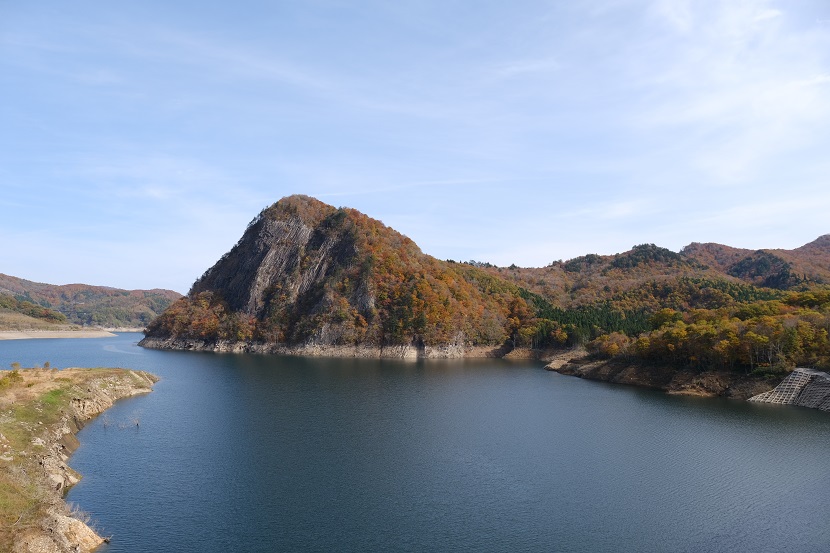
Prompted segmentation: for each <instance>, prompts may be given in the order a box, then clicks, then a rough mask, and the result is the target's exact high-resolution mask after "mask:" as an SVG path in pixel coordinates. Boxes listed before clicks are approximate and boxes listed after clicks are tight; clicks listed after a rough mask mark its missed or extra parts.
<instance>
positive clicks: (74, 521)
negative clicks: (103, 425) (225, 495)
mask: <svg viewBox="0 0 830 553" xmlns="http://www.w3.org/2000/svg"><path fill="white" fill-rule="evenodd" d="M157 380H158V378H157V377H155V376H153V375H151V374H149V373H145V372H143V371H131V370H126V369H65V370H60V371H59V370H56V369H39V368H38V369H20V370H16V371H0V550H2V551H11V552H13V553H65V552H66V553H68V552H72V553H74V552H89V551H93V550H94V549H95V548H97V547H98V546H99V545H101V543H103V542H104V539H103V538H102V537H101V536H99V535H98V534H96V533H95V531H93V530H92V529H91V528H90V527H89V526H88V525H87V524H86V522H85V521H84V520H82V519H83V516H78V513H73V512H72V511H71V510H70V509H69V507H68V506H67V505H66V503H65V502H64V500H63V497H64V495H65V493H66V491H67V490H68V489H69V488H70V487H71V486H73V485H74V484H76V483H77V482H78V481H79V480H80V478H81V476H80V475H79V474H78V473H77V472H75V471H74V470H72V468H70V467H69V466H68V465H67V464H66V463H67V460H68V459H69V455H71V453H72V452H73V451H74V450H75V449H76V448H77V447H78V445H79V444H78V440H77V438H76V437H75V434H76V433H77V432H78V430H80V428H81V427H83V425H84V424H85V422H86V421H88V420H89V419H91V418H93V417H95V416H96V415H98V414H100V413H101V412H103V411H105V410H106V409H108V408H109V407H111V406H112V405H113V403H114V402H115V401H117V400H118V399H121V398H124V397H129V396H134V395H137V394H143V393H147V392H150V391H151V390H152V385H153V383H154V382H156V381H157Z"/></svg>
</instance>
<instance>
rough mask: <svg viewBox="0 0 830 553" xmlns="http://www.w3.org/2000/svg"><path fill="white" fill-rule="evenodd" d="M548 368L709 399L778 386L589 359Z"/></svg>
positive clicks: (756, 380) (751, 393) (744, 396)
mask: <svg viewBox="0 0 830 553" xmlns="http://www.w3.org/2000/svg"><path fill="white" fill-rule="evenodd" d="M545 368H546V369H548V370H551V371H555V372H558V373H560V374H564V375H569V376H577V377H579V378H585V379H588V380H600V381H603V382H612V383H614V384H629V385H632V386H640V387H644V388H652V389H656V390H662V391H664V392H667V393H670V394H683V395H694V396H705V397H715V396H717V397H729V398H734V399H748V398H750V397H752V396H754V395H757V394H759V393H762V392H765V391H768V390H769V389H770V388H772V387H773V386H774V385H775V381H770V380H767V379H759V378H755V377H749V376H745V375H740V374H734V373H723V372H713V371H706V372H696V371H684V370H673V369H672V370H666V367H664V366H657V365H646V364H643V363H625V362H620V361H614V360H610V361H605V360H603V361H594V360H589V359H587V358H579V359H573V360H571V361H569V362H567V363H564V364H563V363H551V364H549V365H548V366H547V367H545Z"/></svg>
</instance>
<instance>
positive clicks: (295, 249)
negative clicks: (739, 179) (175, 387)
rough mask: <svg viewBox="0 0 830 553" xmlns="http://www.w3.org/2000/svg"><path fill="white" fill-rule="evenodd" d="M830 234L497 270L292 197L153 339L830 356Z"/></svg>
mask: <svg viewBox="0 0 830 553" xmlns="http://www.w3.org/2000/svg"><path fill="white" fill-rule="evenodd" d="M828 245H830V236H823V237H820V238H819V239H818V240H816V241H814V242H812V243H810V244H807V245H805V246H802V247H801V248H797V249H795V250H758V251H751V250H741V249H737V248H730V247H728V246H722V245H718V244H690V245H689V246H687V247H686V248H684V249H683V250H682V251H681V252H679V253H676V252H672V251H670V250H667V249H665V248H661V247H658V246H656V245H654V244H642V245H639V246H635V247H634V248H632V249H631V250H629V251H627V252H624V253H621V254H616V255H611V256H600V255H595V254H589V255H586V256H581V257H578V258H575V259H571V260H569V261H557V262H553V263H551V264H550V265H548V266H547V267H542V268H519V267H515V266H511V267H495V266H493V265H491V264H489V263H484V262H466V263H459V262H454V261H440V260H437V259H435V258H433V257H431V256H429V255H426V254H424V253H423V252H421V250H420V249H419V248H418V247H417V245H415V243H414V242H412V240H410V239H409V238H407V237H406V236H403V235H401V234H400V233H398V232H396V231H394V230H393V229H391V228H389V227H386V226H385V225H384V224H383V223H381V222H380V221H377V220H375V219H372V218H370V217H367V216H366V215H364V214H362V213H360V212H358V211H356V210H353V209H349V208H335V207H333V206H330V205H327V204H324V203H322V202H320V201H318V200H315V199H313V198H310V197H308V196H290V197H287V198H283V199H282V200H280V201H279V202H277V203H276V204H274V205H272V206H271V207H269V208H267V209H265V210H263V212H262V213H260V214H259V216H257V218H256V219H254V220H253V221H252V222H251V224H250V225H249V226H248V228H247V229H246V231H245V233H244V235H243V236H242V238H241V239H240V240H239V242H238V243H237V244H236V246H234V248H233V249H232V250H231V251H230V252H228V253H227V254H225V255H224V256H223V257H222V258H221V259H220V260H219V261H218V262H217V263H216V264H215V265H214V266H213V267H211V268H210V269H208V270H207V271H206V272H205V274H204V275H203V276H202V277H201V278H200V279H198V280H197V281H196V283H194V285H193V287H192V288H191V290H190V292H189V293H188V295H187V296H186V297H184V298H181V299H179V300H177V301H176V302H175V303H174V304H172V305H171V306H170V307H169V308H168V309H167V310H166V311H165V312H164V313H163V314H162V315H161V316H160V317H159V318H157V319H156V320H154V321H153V322H152V323H151V324H150V325H149V326H148V329H147V337H146V339H145V341H144V342H143V344H144V345H147V346H151V347H161V348H173V349H215V350H232V351H276V352H287V353H292V352H294V353H296V352H301V353H302V352H306V353H308V352H310V351H311V349H314V348H316V349H314V351H318V350H320V349H321V348H322V349H324V350H325V349H326V348H329V350H328V352H329V353H322V354H335V355H366V354H371V353H367V351H368V350H367V348H369V349H371V348H374V351H376V352H377V350H382V349H383V348H389V347H390V346H395V347H398V346H400V347H401V348H403V349H400V348H399V349H396V350H395V352H397V353H395V354H394V355H398V353H400V352H401V351H410V352H412V351H413V350H414V351H416V352H418V355H420V356H462V355H471V354H472V353H471V351H472V350H473V349H475V348H484V349H483V350H478V353H476V354H481V353H482V351H484V352H486V353H487V354H494V353H493V352H495V351H496V349H498V350H499V351H501V353H502V354H503V353H504V352H506V351H509V350H510V349H512V348H514V347H528V348H544V347H556V346H562V345H577V344H584V345H588V346H589V348H590V349H592V350H593V351H596V352H598V353H600V354H602V355H610V356H617V355H628V356H640V357H643V358H645V359H652V360H655V361H657V360H662V361H665V362H669V363H672V364H675V365H676V364H689V365H692V366H704V365H706V366H713V367H720V368H721V369H723V368H729V367H747V368H748V369H754V368H755V367H756V366H765V365H776V364H779V363H785V364H791V363H795V362H801V361H805V362H810V363H813V364H815V365H821V364H822V363H824V362H825V360H830V345H827V334H828V329H830V288H828V287H827V286H826V285H825V284H824V283H827V282H830V248H828ZM765 317H766V318H765ZM704 323H705V324H704ZM707 325H708V326H707ZM793 329H795V330H793ZM794 333H795V334H794ZM292 348H293V349H292ZM298 348H299V349H298ZM332 348H333V349H332ZM344 348H345V349H344ZM361 348H362V349H361ZM488 348H489V349H488ZM494 348H496V349H494ZM499 348H500V349H499ZM388 351H391V350H388ZM379 354H380V355H386V354H384V353H382V352H381V353H379ZM776 366H777V365H776Z"/></svg>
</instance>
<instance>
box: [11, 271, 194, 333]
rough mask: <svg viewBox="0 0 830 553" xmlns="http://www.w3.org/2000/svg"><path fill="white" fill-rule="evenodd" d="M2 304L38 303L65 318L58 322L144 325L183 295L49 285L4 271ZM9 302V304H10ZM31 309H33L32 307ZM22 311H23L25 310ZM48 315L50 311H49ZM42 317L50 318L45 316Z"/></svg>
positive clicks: (36, 304)
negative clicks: (3, 298) (4, 299)
mask: <svg viewBox="0 0 830 553" xmlns="http://www.w3.org/2000/svg"><path fill="white" fill-rule="evenodd" d="M2 296H5V297H6V298H10V299H12V300H14V301H9V299H7V300H6V301H3V302H0V303H1V304H2V305H0V307H5V308H6V309H7V310H11V308H12V306H13V305H14V304H15V303H17V305H24V306H25V304H29V305H35V306H39V307H41V308H45V309H46V310H48V311H52V312H56V313H59V314H61V315H62V316H63V317H65V319H64V320H60V317H51V318H52V319H55V322H66V323H71V324H76V325H82V326H100V327H108V328H116V327H134V328H143V327H145V326H146V325H147V324H148V323H150V321H152V320H153V319H154V318H155V317H157V316H158V315H159V314H161V313H162V312H163V311H164V310H165V309H166V308H167V307H168V306H169V305H170V304H171V303H172V302H173V301H175V300H176V299H178V298H180V297H181V294H179V293H177V292H174V291H172V290H161V289H154V290H121V289H119V288H111V287H107V286H91V285H88V284H65V285H55V284H45V283H40V282H33V281H30V280H26V279H22V278H18V277H14V276H10V275H5V274H0V297H2ZM6 304H8V305H6ZM28 309H29V311H33V310H32V309H31V308H28ZM15 310H18V311H19V309H18V308H15ZM21 312H22V311H21ZM47 314H48V313H47ZM39 318H42V319H43V318H50V317H47V316H46V315H42V316H40V317H39Z"/></svg>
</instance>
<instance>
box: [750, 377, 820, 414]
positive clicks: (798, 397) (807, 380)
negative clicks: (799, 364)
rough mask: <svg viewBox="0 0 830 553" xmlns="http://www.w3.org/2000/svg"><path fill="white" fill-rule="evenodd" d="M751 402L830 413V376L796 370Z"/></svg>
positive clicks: (751, 399) (752, 398)
mask: <svg viewBox="0 0 830 553" xmlns="http://www.w3.org/2000/svg"><path fill="white" fill-rule="evenodd" d="M749 401H755V402H758V403H778V404H780V405H800V406H802V407H810V408H812V409H821V410H822V411H830V374H827V373H825V372H821V371H816V370H813V369H795V370H793V372H791V373H790V374H789V375H788V376H787V378H785V379H784V380H783V381H782V382H781V384H779V385H778V386H776V387H775V388H774V389H772V390H770V391H769V392H764V393H763V394H758V395H757V396H753V397H751V398H749Z"/></svg>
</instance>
